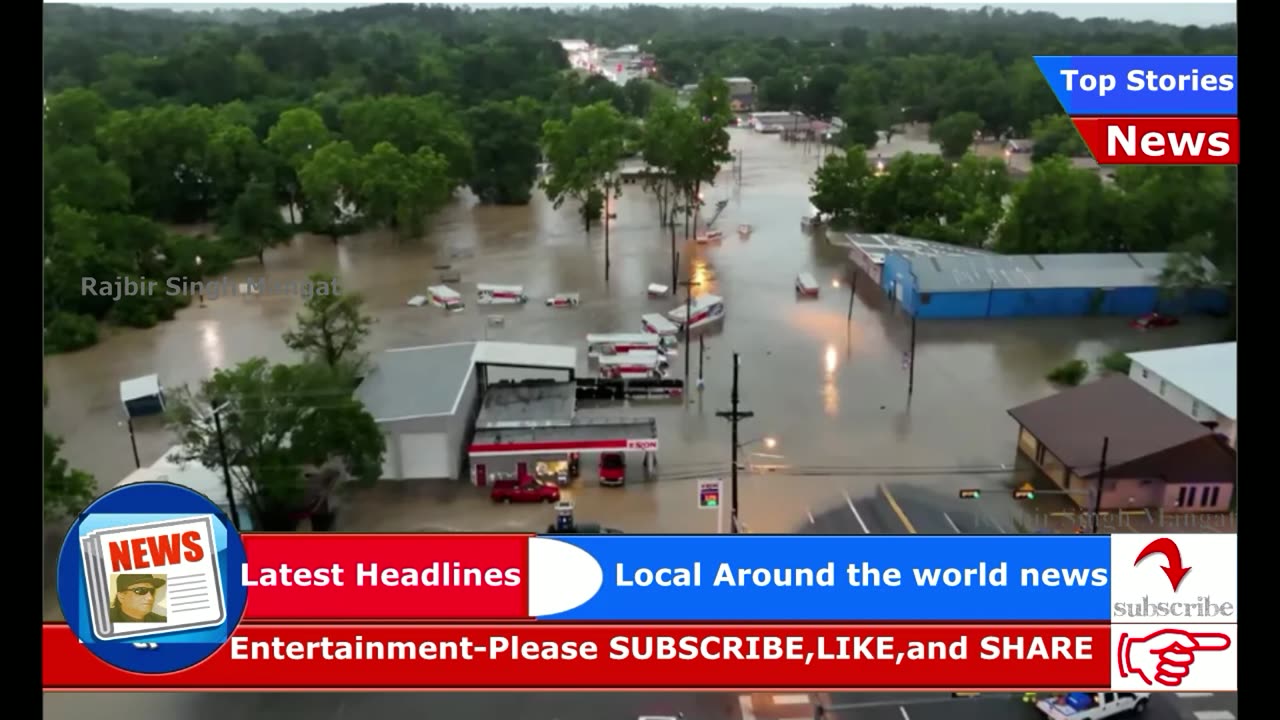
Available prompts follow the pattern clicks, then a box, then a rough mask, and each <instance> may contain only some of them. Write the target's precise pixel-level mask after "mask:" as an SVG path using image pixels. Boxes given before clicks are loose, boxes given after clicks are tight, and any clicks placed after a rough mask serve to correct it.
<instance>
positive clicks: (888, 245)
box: [845, 233, 994, 262]
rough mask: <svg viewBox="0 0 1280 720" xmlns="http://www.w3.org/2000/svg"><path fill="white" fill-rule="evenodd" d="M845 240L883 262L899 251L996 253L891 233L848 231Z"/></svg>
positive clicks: (964, 254) (925, 254)
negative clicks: (885, 258) (886, 257)
mask: <svg viewBox="0 0 1280 720" xmlns="http://www.w3.org/2000/svg"><path fill="white" fill-rule="evenodd" d="M845 240H847V241H848V243H849V244H850V245H852V246H853V247H855V248H857V249H858V250H861V251H862V252H864V253H866V254H867V255H869V256H872V258H873V259H876V256H879V259H878V262H883V260H884V257H883V256H885V255H888V254H889V253H898V254H899V255H907V256H916V255H918V256H921V257H942V256H948V255H957V256H961V257H968V256H971V255H979V256H983V257H987V256H992V255H994V253H992V252H990V251H988V250H983V249H982V248H971V247H963V246H961V245H949V244H947V243H941V242H934V241H933V240H919V239H916V238H909V237H904V236H902V235H893V234H889V233H878V234H863V233H846V234H845Z"/></svg>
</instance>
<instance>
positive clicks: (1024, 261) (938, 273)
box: [907, 253, 1212, 292]
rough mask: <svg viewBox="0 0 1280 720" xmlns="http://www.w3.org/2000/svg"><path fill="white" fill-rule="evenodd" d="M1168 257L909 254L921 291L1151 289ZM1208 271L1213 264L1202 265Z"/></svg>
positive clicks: (909, 260) (1129, 255) (1139, 254)
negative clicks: (929, 255) (932, 255)
mask: <svg viewBox="0 0 1280 720" xmlns="http://www.w3.org/2000/svg"><path fill="white" fill-rule="evenodd" d="M1168 258H1169V254H1168V253H1092V254H1078V255H965V256H957V255H948V256H935V257H921V256H908V257H907V261H908V262H909V263H910V264H911V270H912V273H913V274H914V275H915V276H916V289H917V290H918V291H919V292H964V291H973V290H990V289H1022V288H1121V287H1155V286H1158V285H1159V284H1160V271H1161V270H1162V269H1163V268H1164V265H1165V263H1166V262H1167V261H1168ZM1205 263H1206V264H1208V267H1210V268H1212V265H1211V264H1209V263H1208V261H1207V260H1206V261H1205Z"/></svg>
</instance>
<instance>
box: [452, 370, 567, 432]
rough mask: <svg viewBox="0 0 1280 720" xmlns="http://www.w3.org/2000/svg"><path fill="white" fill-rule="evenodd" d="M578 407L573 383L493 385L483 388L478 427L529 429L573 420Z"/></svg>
mask: <svg viewBox="0 0 1280 720" xmlns="http://www.w3.org/2000/svg"><path fill="white" fill-rule="evenodd" d="M577 404H578V384H577V383H576V382H547V381H544V380H526V381H523V382H503V383H495V384H493V385H490V386H489V387H488V388H486V389H485V393H484V402H483V404H482V405H481V406H480V415H479V417H477V418H476V427H477V428H504V427H505V428H512V427H531V426H536V425H545V424H548V423H560V424H563V423H567V422H569V421H571V420H573V415H574V412H575V411H576V409H577Z"/></svg>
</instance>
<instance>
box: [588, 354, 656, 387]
mask: <svg viewBox="0 0 1280 720" xmlns="http://www.w3.org/2000/svg"><path fill="white" fill-rule="evenodd" d="M666 375H667V359H666V357H664V356H663V355H662V354H661V353H658V352H654V351H652V350H634V351H632V352H628V353H621V354H618V355H603V356H601V357H600V377H602V378H605V379H607V380H637V379H642V378H643V379H653V380H660V379H662V378H664V377H666Z"/></svg>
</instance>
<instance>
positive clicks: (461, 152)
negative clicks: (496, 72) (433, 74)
mask: <svg viewBox="0 0 1280 720" xmlns="http://www.w3.org/2000/svg"><path fill="white" fill-rule="evenodd" d="M339 117H340V122H341V124H342V132H343V134H344V135H345V136H346V139H347V140H349V141H350V142H351V144H352V145H354V146H355V148H356V150H358V151H360V152H364V153H367V152H370V151H372V150H373V148H374V147H375V146H377V145H379V144H381V143H384V142H387V143H391V144H392V145H393V146H395V148H396V149H397V150H399V151H400V152H401V153H402V154H404V155H406V156H409V155H413V154H414V153H416V152H418V150H419V149H420V148H428V149H430V150H432V151H434V152H435V153H437V154H439V155H441V156H443V157H444V158H445V160H446V161H447V166H446V173H447V177H448V178H449V180H450V189H452V188H453V187H454V186H456V185H458V184H460V183H462V182H465V181H466V179H467V178H469V177H471V174H472V171H473V168H474V163H475V161H474V157H473V154H472V148H471V139H470V138H468V137H467V133H466V130H465V129H464V127H463V122H462V120H461V118H460V114H459V113H458V111H457V109H456V108H454V107H453V106H452V105H451V104H450V103H448V102H447V101H446V100H445V99H444V98H442V97H440V96H438V95H432V96H426V97H407V96H399V95H393V96H388V97H380V98H369V99H365V100H357V101H355V102H350V103H347V104H345V105H343V106H342V108H341V110H340V112H339Z"/></svg>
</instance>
